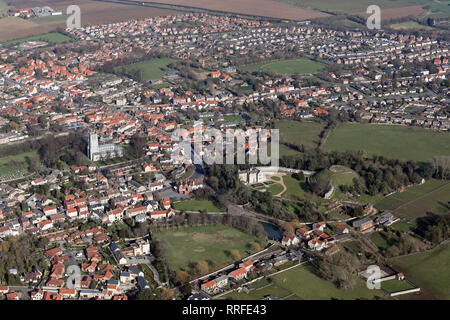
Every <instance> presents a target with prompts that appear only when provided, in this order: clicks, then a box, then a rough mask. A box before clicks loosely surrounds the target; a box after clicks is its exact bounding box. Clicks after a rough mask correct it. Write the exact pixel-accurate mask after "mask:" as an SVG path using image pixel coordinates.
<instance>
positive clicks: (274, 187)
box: [269, 183, 283, 196]
mask: <svg viewBox="0 0 450 320" xmlns="http://www.w3.org/2000/svg"><path fill="white" fill-rule="evenodd" d="M281 191H283V186H282V185H281V184H279V183H272V184H271V185H270V186H269V192H270V193H271V194H272V195H273V196H275V195H277V194H279V193H280V192H281Z"/></svg>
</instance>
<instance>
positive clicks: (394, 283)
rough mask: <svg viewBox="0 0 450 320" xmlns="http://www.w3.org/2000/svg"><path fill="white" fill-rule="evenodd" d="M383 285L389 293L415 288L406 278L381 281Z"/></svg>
mask: <svg viewBox="0 0 450 320" xmlns="http://www.w3.org/2000/svg"><path fill="white" fill-rule="evenodd" d="M381 287H382V288H383V289H384V290H386V291H387V292H389V293H394V292H398V291H403V290H408V289H414V287H413V286H412V285H411V284H409V283H408V282H406V281H404V280H396V279H393V280H386V281H382V282H381Z"/></svg>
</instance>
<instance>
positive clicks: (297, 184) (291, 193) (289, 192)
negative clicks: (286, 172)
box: [282, 176, 308, 199]
mask: <svg viewBox="0 0 450 320" xmlns="http://www.w3.org/2000/svg"><path fill="white" fill-rule="evenodd" d="M283 182H284V184H285V186H286V188H287V189H286V191H285V192H284V193H283V195H282V196H283V198H294V199H295V198H298V199H303V198H304V196H305V192H308V186H307V185H306V182H305V181H299V180H297V179H294V178H292V177H291V176H283Z"/></svg>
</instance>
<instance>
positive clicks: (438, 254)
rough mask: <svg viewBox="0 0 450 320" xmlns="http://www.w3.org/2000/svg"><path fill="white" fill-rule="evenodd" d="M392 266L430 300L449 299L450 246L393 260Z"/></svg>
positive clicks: (442, 246)
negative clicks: (428, 296) (418, 287)
mask: <svg viewBox="0 0 450 320" xmlns="http://www.w3.org/2000/svg"><path fill="white" fill-rule="evenodd" d="M393 262H394V266H395V267H396V268H398V270H399V271H401V272H403V273H404V274H405V276H406V277H407V278H408V279H409V280H411V281H412V282H414V283H415V284H416V285H418V286H420V288H421V289H422V290H423V291H424V294H428V295H431V297H430V298H431V299H446V300H448V299H450V290H449V288H450V272H449V267H450V244H448V243H447V244H444V245H441V246H439V247H437V248H435V249H433V250H431V251H427V252H421V253H416V254H412V255H409V256H404V257H399V258H395V259H394V260H393Z"/></svg>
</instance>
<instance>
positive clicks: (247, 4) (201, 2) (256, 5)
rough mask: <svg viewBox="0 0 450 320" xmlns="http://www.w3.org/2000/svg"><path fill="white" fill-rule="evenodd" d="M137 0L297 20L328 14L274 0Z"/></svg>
mask: <svg viewBox="0 0 450 320" xmlns="http://www.w3.org/2000/svg"><path fill="white" fill-rule="evenodd" d="M137 2H158V3H164V4H172V5H182V6H189V7H196V8H202V9H208V10H217V11H226V12H233V13H241V14H250V15H256V16H263V17H271V18H278V19H290V20H299V21H301V20H308V19H314V18H322V17H326V16H328V14H326V13H323V12H319V11H313V10H308V9H303V8H300V7H296V6H293V5H289V4H285V3H281V2H278V1H275V0H139V1H137Z"/></svg>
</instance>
